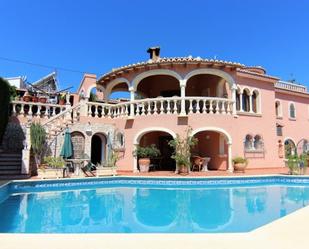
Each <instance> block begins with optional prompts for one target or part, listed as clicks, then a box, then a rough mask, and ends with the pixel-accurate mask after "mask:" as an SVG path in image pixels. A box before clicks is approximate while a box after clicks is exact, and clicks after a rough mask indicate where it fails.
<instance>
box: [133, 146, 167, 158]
mask: <svg viewBox="0 0 309 249" xmlns="http://www.w3.org/2000/svg"><path fill="white" fill-rule="evenodd" d="M160 155H161V153H160V150H159V149H158V148H157V147H156V145H155V144H152V145H150V146H146V147H142V146H139V145H137V146H136V149H135V150H134V151H133V156H134V157H137V158H153V157H158V156H160Z"/></svg>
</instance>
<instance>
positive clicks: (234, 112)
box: [232, 86, 240, 116]
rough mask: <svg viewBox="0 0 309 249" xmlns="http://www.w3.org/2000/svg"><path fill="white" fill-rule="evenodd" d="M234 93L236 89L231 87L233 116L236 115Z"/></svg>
mask: <svg viewBox="0 0 309 249" xmlns="http://www.w3.org/2000/svg"><path fill="white" fill-rule="evenodd" d="M236 91H237V87H236V86H233V87H232V100H233V115H234V116H235V115H236V114H237V113H236ZM239 102H240V101H239Z"/></svg>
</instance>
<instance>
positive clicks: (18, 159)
mask: <svg viewBox="0 0 309 249" xmlns="http://www.w3.org/2000/svg"><path fill="white" fill-rule="evenodd" d="M14 161H16V162H18V161H21V157H0V162H14Z"/></svg>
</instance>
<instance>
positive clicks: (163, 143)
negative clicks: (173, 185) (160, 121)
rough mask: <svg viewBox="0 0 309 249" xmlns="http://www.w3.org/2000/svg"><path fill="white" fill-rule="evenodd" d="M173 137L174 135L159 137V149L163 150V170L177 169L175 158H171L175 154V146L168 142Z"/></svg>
mask: <svg viewBox="0 0 309 249" xmlns="http://www.w3.org/2000/svg"><path fill="white" fill-rule="evenodd" d="M172 139H173V137H172V136H160V137H159V149H160V152H161V157H162V161H161V168H160V169H161V170H170V171H174V170H175V169H176V163H175V160H174V159H172V158H171V156H172V155H173V152H174V151H173V148H172V147H171V146H169V145H168V142H169V141H171V140H172Z"/></svg>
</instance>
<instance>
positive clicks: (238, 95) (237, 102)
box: [236, 90, 240, 111]
mask: <svg viewBox="0 0 309 249" xmlns="http://www.w3.org/2000/svg"><path fill="white" fill-rule="evenodd" d="M236 110H237V111H240V94H239V91H238V90H237V92H236Z"/></svg>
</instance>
